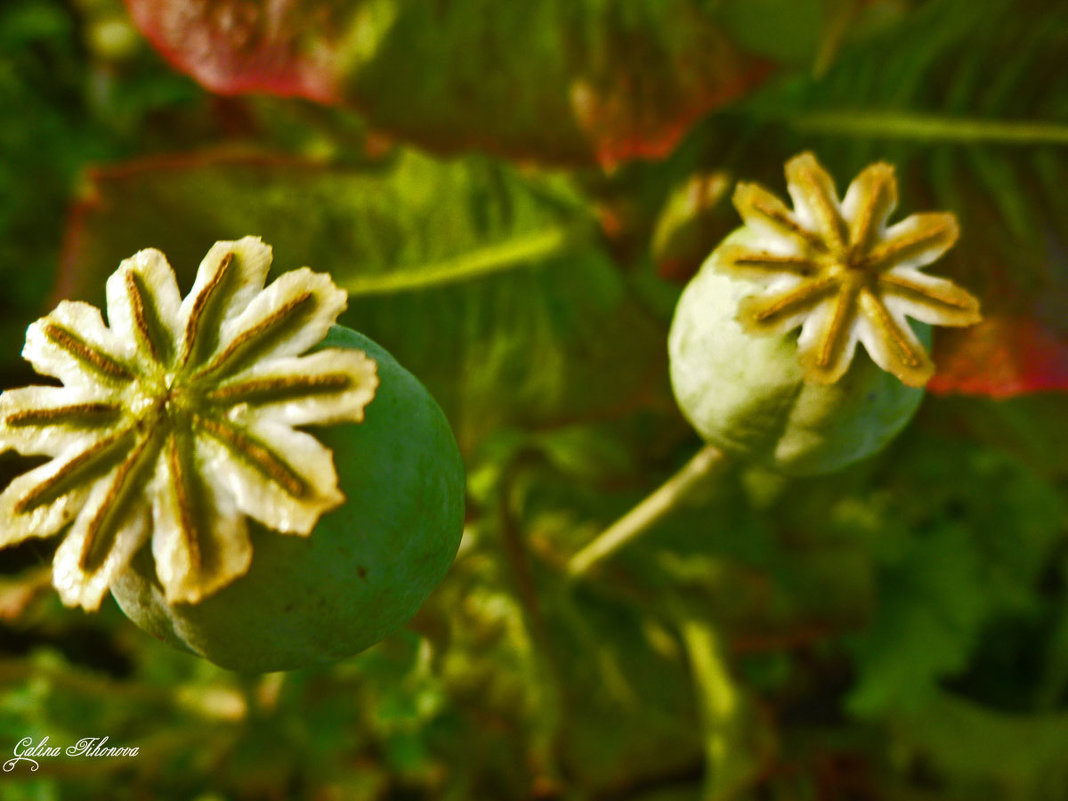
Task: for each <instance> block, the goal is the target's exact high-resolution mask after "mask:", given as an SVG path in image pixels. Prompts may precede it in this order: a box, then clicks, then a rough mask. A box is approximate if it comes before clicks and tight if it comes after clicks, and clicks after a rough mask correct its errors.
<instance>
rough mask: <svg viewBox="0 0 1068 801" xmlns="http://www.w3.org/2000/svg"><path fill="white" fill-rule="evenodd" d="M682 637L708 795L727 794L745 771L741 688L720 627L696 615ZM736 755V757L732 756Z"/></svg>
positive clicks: (686, 623)
mask: <svg viewBox="0 0 1068 801" xmlns="http://www.w3.org/2000/svg"><path fill="white" fill-rule="evenodd" d="M681 634H682V641H683V643H684V644H685V646H686V653H687V655H688V656H689V659H690V670H691V671H693V679H694V689H695V690H696V693H697V700H698V713H699V716H700V719H701V728H702V730H703V735H704V746H705V770H706V776H705V797H706V798H709V799H714V798H715V799H718V798H724V797H726V796H727V795H729V792H728V791H729V789H730V788H731V787H734V786H736V785H737V784H739V783H740V779H741V778H742V777H743V776H744V775H745V772H746V771H744V770H742V769H741V768H742V763H744V761H745V760H743V759H740V758H738V755H736V754H732V749H734V750H737V749H739V747H740V745H741V743H740V742H738V740H739V737H738V736H737V735H738V731H737V729H738V718H739V715H738V706H739V704H738V691H737V688H736V687H735V686H734V682H733V680H732V679H731V675H730V671H729V670H728V669H727V661H726V658H725V655H724V652H723V645H722V643H721V642H720V638H719V636H718V634H717V633H716V631H715V630H714V629H713V628H712V627H711V626H710V625H708V624H707V623H704V622H702V621H698V620H695V619H693V618H690V619H684V620H683V621H682V624H681ZM732 757H734V758H733V759H732Z"/></svg>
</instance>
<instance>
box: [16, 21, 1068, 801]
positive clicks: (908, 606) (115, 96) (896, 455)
mask: <svg viewBox="0 0 1068 801" xmlns="http://www.w3.org/2000/svg"><path fill="white" fill-rule="evenodd" d="M1066 58H1068V8H1066V7H1065V6H1064V4H1063V3H1060V2H1056V1H1055V0H1018V1H1017V2H1009V0H627V2H615V3H611V2H606V0H529V1H528V2H523V3H500V2H496V3H494V2H489V0H450V1H449V2H445V1H444V0H433V1H432V0H333V2H326V0H294V1H292V2H283V3H267V2H257V0H223V1H222V2H207V1H206V0H186V1H185V2H180V1H178V0H166V1H165V2H148V0H128V2H127V4H126V5H123V4H122V3H120V2H119V0H66V1H61V0H12V1H10V2H5V3H3V4H2V5H0V386H3V387H11V386H18V385H22V384H25V383H30V382H32V381H33V380H34V379H33V376H32V373H31V372H30V371H29V369H28V366H27V365H26V364H25V363H24V362H22V361H21V360H20V358H19V351H20V349H21V344H22V338H23V335H24V331H25V327H26V325H27V324H28V323H30V322H31V321H32V320H34V319H35V318H36V317H38V316H40V315H41V314H43V313H44V312H46V311H47V310H48V309H50V308H51V307H52V305H54V303H55V302H56V301H58V300H59V299H60V298H63V297H78V298H83V299H86V300H90V301H94V302H97V303H99V302H100V301H101V300H102V295H103V279H104V278H105V277H106V276H107V275H108V274H110V273H111V272H112V271H113V270H114V269H115V267H116V266H117V264H118V262H119V260H120V259H121V258H123V257H125V256H128V255H131V254H132V253H133V252H135V251H136V250H138V249H141V248H143V247H149V246H152V247H158V248H161V249H162V250H164V251H165V252H166V253H167V254H168V256H169V257H170V260H171V262H172V264H173V265H174V266H175V267H176V269H177V270H178V271H179V274H180V278H181V280H183V281H184V284H183V287H184V288H186V289H187V288H188V286H189V281H190V278H191V275H192V272H193V270H194V269H195V265H196V264H197V263H198V261H199V259H200V256H201V255H202V254H203V253H204V252H205V251H206V250H207V248H208V247H209V246H210V245H211V244H212V243H213V242H214V241H215V240H217V239H232V238H237V237H240V236H242V235H244V234H248V233H252V234H259V235H262V236H263V237H264V238H265V240H266V241H268V242H270V243H271V244H273V245H274V248H275V270H276V271H281V270H286V269H291V268H294V267H297V266H301V265H303V264H308V265H310V266H312V267H313V268H314V269H316V270H324V271H329V272H331V273H332V274H333V276H334V277H335V280H337V281H338V282H339V283H340V284H341V285H342V286H344V287H345V288H346V289H348V290H349V292H350V297H351V300H350V305H349V311H348V312H347V313H346V316H345V319H344V322H345V323H347V324H349V325H351V326H352V327H354V328H357V329H359V330H361V331H363V332H365V333H366V334H368V335H369V336H371V337H372V338H374V339H375V340H377V341H378V342H380V343H381V344H382V345H383V346H385V347H386V348H387V349H389V350H390V351H392V352H393V353H394V354H395V355H396V356H397V357H398V359H400V360H401V361H402V363H404V364H405V365H406V366H407V367H408V368H409V369H411V370H412V371H413V372H414V373H416V374H417V375H418V376H420V378H422V379H423V380H424V382H425V383H426V384H427V386H428V387H429V388H430V389H431V391H432V392H433V393H434V395H435V397H437V398H438V400H439V402H440V403H441V404H442V406H443V407H444V408H445V410H446V412H447V414H448V416H449V418H450V421H451V423H452V425H453V426H454V429H455V431H456V433H457V437H458V439H459V441H460V443H461V446H462V448H463V450H464V453H465V459H466V463H467V469H468V477H469V487H468V492H469V496H468V521H467V526H466V530H465V536H464V542H463V545H462V546H461V551H460V555H459V556H458V558H457V561H456V564H455V565H454V567H453V569H452V571H451V573H450V575H449V576H448V578H447V579H446V581H445V582H444V584H443V585H442V586H441V587H440V588H439V589H438V591H437V592H436V593H435V594H434V595H433V596H432V597H431V599H430V601H429V602H428V603H427V604H426V606H425V607H424V609H423V610H422V611H421V612H420V613H419V615H418V616H417V617H416V619H415V620H413V621H412V623H411V624H410V625H409V626H408V627H407V628H406V629H405V630H404V631H402V632H399V633H398V634H396V635H395V636H393V637H390V638H389V639H388V640H386V641H384V642H382V643H381V644H379V645H377V646H375V647H374V648H372V649H370V650H369V651H367V652H365V653H364V654H362V655H359V656H357V657H355V658H353V659H350V660H348V661H346V662H344V663H341V664H338V665H336V666H334V667H332V668H329V669H321V670H308V671H297V672H291V673H286V674H268V675H264V676H246V675H238V674H234V673H231V672H228V671H225V670H222V669H219V668H216V667H214V666H212V665H211V664H209V663H207V662H204V661H200V660H197V659H195V658H193V657H190V656H187V655H185V654H182V653H179V652H176V651H173V650H171V649H169V648H168V647H166V646H164V645H162V644H160V643H157V642H156V641H155V640H153V639H152V638H150V637H148V636H147V635H145V634H143V633H142V632H140V631H139V630H138V629H136V628H135V627H134V626H133V625H132V624H130V623H129V622H128V621H126V620H125V618H124V617H123V616H122V614H121V613H120V612H119V611H118V609H117V607H115V605H114V604H113V603H111V602H107V603H106V604H105V607H104V609H103V611H102V612H101V613H100V614H98V615H92V616H87V615H85V614H83V613H82V612H80V611H72V610H69V609H65V608H63V607H62V606H61V605H60V604H59V602H58V600H57V598H56V597H55V595H54V593H53V592H52V591H51V588H50V585H49V580H50V568H49V562H50V558H51V550H52V549H53V548H54V545H53V544H52V543H50V542H34V543H28V544H26V545H23V546H20V547H18V548H15V549H9V550H7V551H4V552H0V572H2V576H0V651H2V653H0V759H6V758H8V752H9V751H10V750H11V749H12V748H13V747H14V744H15V743H16V742H18V741H19V740H21V739H22V738H24V737H32V738H33V740H34V742H38V741H39V740H40V739H41V738H43V737H45V736H46V735H47V736H48V737H49V739H50V742H51V743H52V744H58V745H68V744H72V743H74V742H75V741H76V740H78V739H80V738H82V737H103V736H105V735H106V736H107V737H108V738H109V741H110V744H112V745H136V746H138V747H139V748H140V754H139V755H138V756H137V757H136V758H131V759H89V758H67V757H60V758H44V759H42V760H40V762H41V767H40V770H38V771H36V772H33V771H30V770H29V769H28V767H27V766H26V765H25V764H20V765H17V766H15V769H14V770H12V771H11V772H9V773H3V774H0V800H2V801H22V800H23V799H26V800H29V799H34V801H36V800H37V799H41V800H42V801H45V800H48V801H51V800H52V799H55V800H57V801H59V800H63V801H66V799H78V800H79V801H81V800H82V799H91V798H109V799H116V800H117V801H122V800H123V799H197V801H245V800H246V799H250V800H251V799H316V801H318V800H320V799H322V800H323V801H327V800H330V801H333V800H334V799H338V800H341V799H356V800H357V801H363V800H366V801H372V800H376V801H377V800H379V799H382V800H384V799H389V800H390V801H402V800H404V801H407V800H408V799H428V800H429V799H447V800H448V801H460V800H461V799H463V800H465V801H466V799H493V800H494V801H497V800H499V801H509V800H510V799H542V800H549V799H576V800H583V801H585V800H588V801H600V800H601V799H604V801H609V800H612V801H614V800H615V799H620V800H625V801H630V800H633V801H691V800H693V801H696V799H702V800H703V801H712V800H713V799H760V800H761V801H763V800H767V801H788V800H789V801H794V800H797V801H809V800H811V801H827V800H834V801H838V800H845V799H849V800H850V801H852V800H853V799H860V800H865V801H866V800H868V799H870V800H871V801H883V800H884V799H886V800H887V801H929V800H933V799H959V800H960V801H971V800H972V799H974V800H975V801H979V800H980V799H981V800H982V801H998V800H999V799H1007V800H1011V801H1064V800H1065V799H1068V539H1066V537H1065V533H1066V525H1065V519H1066V518H1065V511H1066V505H1068V497H1066V493H1065V489H1066V484H1068V424H1066V421H1068V400H1066V396H1065V394H1064V393H1065V390H1066V389H1068V199H1066V195H1065V192H1064V187H1065V186H1066V185H1068V180H1066V178H1068V70H1065V68H1064V66H1065V63H1066ZM802 149H812V150H814V151H815V152H816V153H817V154H818V156H819V158H820V159H821V160H822V161H823V162H824V163H825V164H826V165H827V166H828V167H830V168H831V170H832V172H833V173H834V174H835V175H836V176H837V177H838V180H839V187H840V188H844V183H845V181H847V180H848V179H849V178H851V177H852V175H854V174H855V173H856V172H857V171H858V170H859V169H860V168H861V167H863V166H864V165H865V164H866V163H868V162H869V161H873V160H877V159H884V160H887V161H890V162H892V163H894V164H896V165H897V167H898V174H899V177H900V180H901V195H902V202H901V207H902V209H903V210H905V211H906V212H907V211H912V210H926V209H935V208H945V209H949V210H952V211H954V212H956V213H957V215H958V216H959V218H960V220H961V223H962V229H963V236H962V241H961V243H960V244H959V245H958V246H957V248H955V250H954V252H953V253H952V254H951V255H950V256H949V257H948V258H947V259H946V260H945V261H944V262H942V263H941V265H940V266H939V267H936V268H935V271H936V272H943V273H946V274H949V275H952V276H953V277H955V278H956V280H958V282H960V283H961V284H962V285H964V286H966V287H967V288H969V289H970V290H972V291H974V292H976V293H978V294H979V295H980V296H982V298H983V300H984V309H985V310H986V312H987V315H988V319H987V321H986V322H984V323H983V324H981V325H980V326H978V327H976V328H975V329H971V330H968V331H963V332H953V333H950V334H948V335H946V334H941V333H940V335H939V339H938V341H937V343H936V359H937V361H938V364H939V374H938V375H937V376H936V378H935V380H934V381H933V382H932V385H931V389H932V392H931V393H929V394H928V397H927V398H926V400H925V402H924V405H923V407H922V409H921V412H920V414H919V416H918V418H917V419H916V420H915V421H914V422H913V424H912V425H911V426H910V427H909V429H908V430H907V431H906V432H905V433H904V434H903V435H902V436H901V437H900V438H899V439H898V440H897V441H896V442H895V443H894V444H893V445H892V446H891V447H890V448H889V449H888V450H887V451H886V452H884V453H883V454H881V455H879V456H878V457H877V458H875V459H872V460H870V461H868V462H866V463H863V464H860V465H857V466H855V467H853V468H851V469H849V470H847V471H846V472H844V473H841V474H837V475H834V476H829V477H823V478H810V479H785V478H783V477H780V476H776V475H772V474H770V473H767V472H765V471H762V470H760V469H757V468H753V467H748V466H745V465H735V466H733V467H732V469H730V470H727V471H724V472H722V473H720V474H718V475H717V476H716V477H715V480H712V481H709V482H708V484H707V486H705V487H703V488H702V491H701V492H700V493H698V494H697V495H696V496H695V497H694V498H692V499H691V502H690V503H688V504H687V505H686V506H685V508H680V509H677V510H675V511H674V512H673V514H671V515H670V516H669V517H668V518H667V519H666V520H665V521H663V522H662V523H660V524H659V525H657V526H656V527H655V528H654V529H652V530H650V531H649V532H647V533H646V535H645V536H644V537H643V538H642V539H641V540H640V541H637V542H635V543H633V544H632V545H631V546H629V547H627V548H626V549H624V550H622V551H621V552H620V553H618V554H617V555H616V556H614V557H613V558H612V559H610V560H606V561H605V562H604V563H603V564H602V565H600V566H599V567H598V569H597V570H595V571H593V572H591V573H590V574H589V575H588V576H586V577H584V578H583V580H581V581H578V582H570V581H568V580H567V579H566V576H565V572H564V567H565V565H566V563H567V560H568V559H569V558H570V556H571V555H573V554H574V553H575V552H576V551H577V550H578V549H579V548H581V547H582V546H583V545H584V544H586V543H587V542H589V541H590V540H592V539H593V538H594V537H595V536H596V535H597V534H598V533H599V532H600V531H601V530H603V529H604V528H605V526H607V525H608V524H609V523H611V522H612V521H613V520H614V519H615V518H617V517H618V516H619V515H621V514H623V513H624V512H625V511H626V510H627V509H629V508H631V507H632V506H633V505H634V504H635V503H637V502H638V501H639V500H640V499H641V498H643V497H644V496H645V495H647V494H648V493H649V492H650V491H651V490H653V489H654V488H655V487H656V486H658V485H659V484H660V483H661V482H662V481H663V480H664V479H665V478H667V477H668V476H670V475H671V474H672V473H673V472H674V471H675V470H676V469H678V467H679V466H680V465H682V464H683V463H685V462H686V460H687V459H688V458H689V457H690V456H691V455H692V454H693V453H694V452H695V451H696V450H697V448H698V447H699V444H700V443H699V442H698V440H697V438H696V436H695V435H694V434H693V433H692V432H691V431H690V430H689V428H688V426H687V425H686V424H685V422H684V421H683V419H682V418H681V416H680V414H679V413H678V411H677V410H676V408H675V405H674V402H673V400H672V398H671V394H670V389H669V387H668V384H667V378H666V375H667V369H666V353H665V339H666V332H667V327H668V324H669V322H670V317H671V311H672V308H673V304H674V302H675V299H676V298H677V296H678V293H679V292H680V290H681V287H682V285H683V284H684V283H685V281H686V280H687V279H688V277H689V276H690V275H692V274H693V272H694V270H695V269H696V268H697V266H698V265H699V264H700V262H701V260H702V259H703V258H704V256H705V255H706V254H707V253H708V252H709V250H710V249H711V248H712V247H714V245H715V243H716V242H717V241H718V240H719V239H720V238H721V237H722V236H723V235H724V234H725V233H726V232H728V231H729V230H730V229H731V228H733V227H734V226H735V225H737V223H738V220H737V216H736V214H735V213H734V211H733V209H732V208H731V206H730V202H729V198H730V193H731V188H732V187H733V183H734V181H735V180H737V179H745V180H759V181H762V182H764V183H765V184H766V185H768V186H769V187H772V188H773V189H774V190H775V191H777V192H779V193H781V192H782V185H783V180H782V176H781V170H782V164H783V162H784V161H785V160H786V159H787V158H788V157H789V156H791V155H793V154H794V153H796V152H798V151H800V150H802ZM27 465H28V460H26V459H22V458H18V457H15V456H14V455H12V454H7V455H4V456H0V473H2V477H0V480H3V481H7V480H8V479H9V478H10V477H11V476H13V475H15V474H16V473H18V472H21V471H22V470H24V469H26V467H27ZM2 524H3V523H2V521H0V525H2Z"/></svg>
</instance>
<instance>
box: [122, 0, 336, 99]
mask: <svg viewBox="0 0 1068 801" xmlns="http://www.w3.org/2000/svg"><path fill="white" fill-rule="evenodd" d="M126 5H127V7H128V8H129V11H130V16H132V17H133V21H134V23H135V24H136V25H137V27H138V28H140V29H141V31H142V32H143V33H144V34H145V35H146V36H147V37H148V38H149V40H150V41H151V42H152V44H153V45H154V46H155V47H156V49H157V50H159V52H160V53H161V54H162V55H163V56H164V58H166V59H167V60H168V61H169V62H170V63H171V64H172V65H173V66H174V67H176V68H177V69H179V70H181V71H183V72H189V73H190V74H192V75H193V77H194V78H196V79H197V80H198V81H200V82H201V83H202V84H203V85H204V86H205V87H207V88H208V89H210V90H211V91H213V92H218V93H220V94H239V93H242V92H266V93H270V94H277V95H281V96H283V97H305V98H308V99H310V100H318V101H319V102H323V103H328V102H331V101H334V100H336V99H337V93H338V87H337V77H338V67H337V57H338V48H337V43H336V42H332V41H330V39H329V38H328V37H326V36H325V35H323V32H324V31H326V30H330V28H331V27H332V26H333V25H334V24H335V23H336V22H338V18H336V17H335V16H333V14H332V6H331V4H329V3H316V4H314V6H315V8H311V7H310V6H311V5H313V4H309V3H300V2H297V3H294V2H282V3H266V2H256V0H225V2H214V0H176V1H175V2H156V0H127V3H126Z"/></svg>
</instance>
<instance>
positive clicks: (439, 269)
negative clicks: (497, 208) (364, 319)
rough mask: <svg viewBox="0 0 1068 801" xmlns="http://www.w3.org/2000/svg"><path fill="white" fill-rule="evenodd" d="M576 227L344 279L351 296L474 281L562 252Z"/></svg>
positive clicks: (549, 231)
mask: <svg viewBox="0 0 1068 801" xmlns="http://www.w3.org/2000/svg"><path fill="white" fill-rule="evenodd" d="M572 234H573V230H572V229H569V228H565V227H562V226H561V227H557V228H550V229H549V230H547V231H539V232H538V233H536V234H530V235H529V236H522V237H516V238H514V239H509V240H506V241H504V242H500V243H497V244H495V245H490V246H488V247H484V248H479V249H477V250H472V251H468V252H467V253H464V254H462V255H460V256H457V257H456V258H453V259H445V260H444V261H439V262H437V263H434V264H427V265H422V266H420V267H418V268H417V269H400V270H394V271H392V272H388V273H382V274H379V275H359V276H356V277H354V278H351V279H349V280H348V281H344V282H341V288H342V289H344V290H346V291H347V292H348V293H349V295H350V296H352V297H358V296H366V295H383V294H389V293H393V292H407V291H411V290H418V289H427V288H430V287H436V286H441V285H442V284H452V283H458V282H461V281H470V280H472V279H475V278H481V277H483V276H486V275H491V274H493V273H499V272H505V271H507V270H511V269H514V268H517V267H525V266H527V265H528V264H530V263H532V262H535V261H538V260H541V259H545V258H546V257H548V256H551V255H554V254H556V253H558V252H560V251H562V250H563V249H564V248H565V247H566V246H567V244H568V243H569V242H570V241H571V239H572Z"/></svg>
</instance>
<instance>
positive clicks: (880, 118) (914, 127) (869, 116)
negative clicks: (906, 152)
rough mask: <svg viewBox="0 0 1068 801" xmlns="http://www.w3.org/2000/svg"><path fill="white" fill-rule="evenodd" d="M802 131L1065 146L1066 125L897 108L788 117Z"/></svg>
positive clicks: (843, 134) (934, 140)
mask: <svg viewBox="0 0 1068 801" xmlns="http://www.w3.org/2000/svg"><path fill="white" fill-rule="evenodd" d="M786 122H787V124H788V125H790V126H791V127H792V128H794V129H796V130H798V131H802V132H803V133H819V134H832V135H841V136H855V137H870V138H873V139H913V140H917V141H923V142H957V143H966V142H993V143H998V144H1016V145H1038V144H1051V145H1068V124H1063V123H1055V122H1030V121H1025V120H1019V121H1016V120H984V119H976V118H968V117H950V116H941V115H938V114H912V113H908V112H897V111H870V110H863V109H858V110H855V111H850V110H841V111H811V112H807V113H802V114H799V115H797V116H796V117H789V118H788V119H787V120H786Z"/></svg>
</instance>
